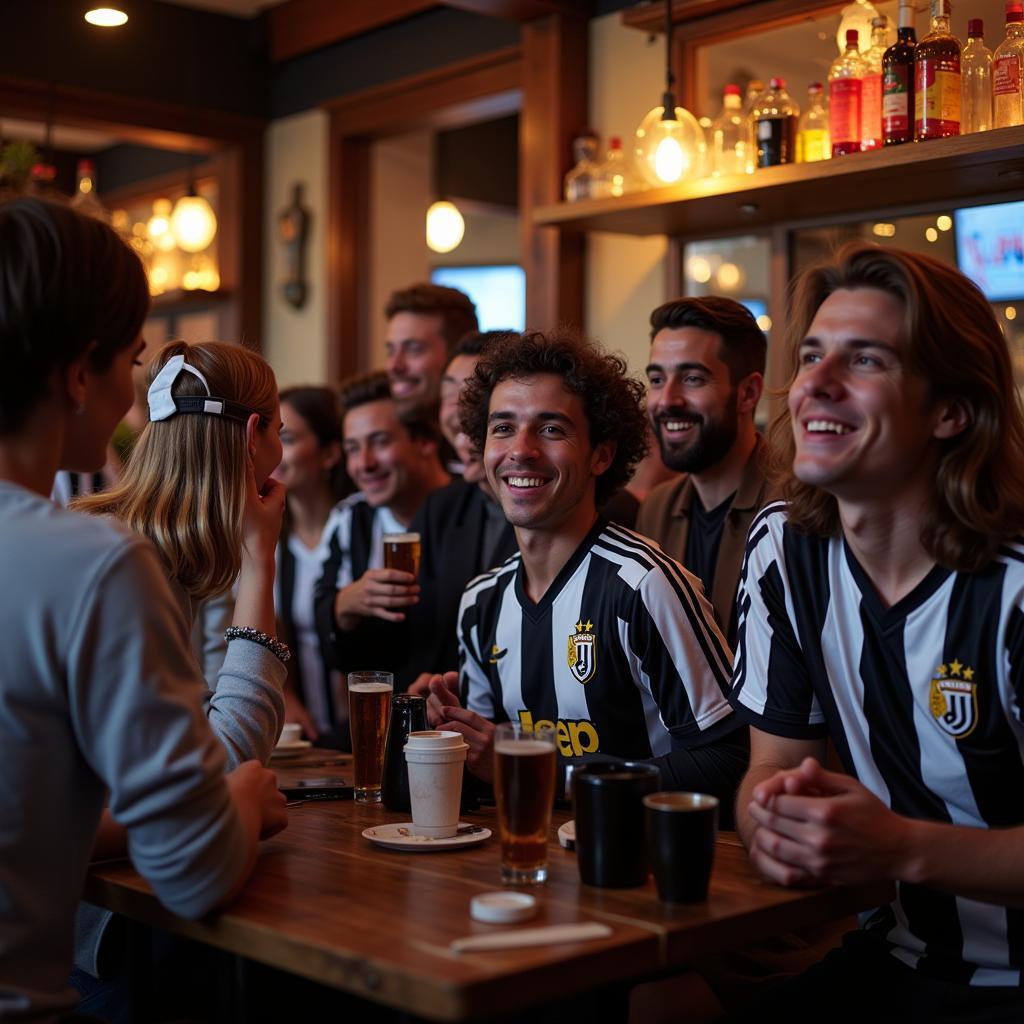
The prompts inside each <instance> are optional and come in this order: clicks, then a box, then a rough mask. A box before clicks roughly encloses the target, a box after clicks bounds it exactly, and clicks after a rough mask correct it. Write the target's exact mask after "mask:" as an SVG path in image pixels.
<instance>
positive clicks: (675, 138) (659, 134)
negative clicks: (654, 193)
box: [633, 106, 707, 188]
mask: <svg viewBox="0 0 1024 1024" xmlns="http://www.w3.org/2000/svg"><path fill="white" fill-rule="evenodd" d="M664 113H665V107H664V106H660V107H654V108H652V109H651V110H650V111H649V112H648V113H647V116H646V117H645V118H644V119H643V121H641V122H640V127H639V128H637V130H636V138H635V145H634V151H633V152H634V156H635V158H636V165H637V167H638V168H639V169H640V173H641V174H642V175H643V177H644V180H645V181H646V182H647V183H648V184H649V185H652V186H654V187H655V188H663V187H664V186H665V185H672V184H675V183H676V182H677V181H685V180H687V179H688V178H696V177H699V176H700V175H701V173H702V172H703V169H704V153H705V151H706V149H707V143H706V142H705V139H704V130H703V129H702V128H701V126H700V125H699V124H698V123H697V119H696V118H695V117H694V116H693V114H691V113H690V112H689V111H688V110H686V109H685V108H683V107H675V108H674V110H673V114H674V116H673V117H672V119H671V120H667V121H666V120H665V119H664Z"/></svg>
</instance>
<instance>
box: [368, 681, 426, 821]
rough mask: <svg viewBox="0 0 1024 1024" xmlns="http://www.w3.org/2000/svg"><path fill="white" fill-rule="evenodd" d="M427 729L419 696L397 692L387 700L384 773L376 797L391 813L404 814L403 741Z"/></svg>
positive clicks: (406, 803) (406, 805)
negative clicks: (378, 794) (389, 708)
mask: <svg viewBox="0 0 1024 1024" xmlns="http://www.w3.org/2000/svg"><path fill="white" fill-rule="evenodd" d="M426 728H427V702H426V699H425V698H423V697H416V696H414V695H413V694H410V693H400V694H397V695H396V696H395V697H392V699H391V721H390V722H389V723H388V737H387V744H386V745H385V747H384V772H383V775H382V777H381V785H380V798H381V801H382V803H383V804H384V806H385V807H387V808H388V809H389V810H392V811H408V810H410V809H411V808H412V804H411V803H410V802H409V772H408V769H407V767H406V764H405V753H404V750H403V748H404V747H405V739H406V737H407V736H408V735H409V733H411V732H422V731H423V730H424V729H426Z"/></svg>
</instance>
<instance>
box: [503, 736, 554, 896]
mask: <svg viewBox="0 0 1024 1024" xmlns="http://www.w3.org/2000/svg"><path fill="white" fill-rule="evenodd" d="M555 749H556V748H555V731H554V729H533V730H526V729H524V728H523V727H522V726H521V725H520V724H519V723H518V722H503V723H502V724H501V725H499V726H498V727H497V729H496V730H495V734H494V796H495V800H496V801H497V804H498V831H499V833H500V835H501V880H502V881H503V882H506V883H511V884H512V885H532V884H534V883H536V882H543V881H545V880H546V879H547V877H548V833H549V832H550V830H551V808H552V805H553V804H554V801H555V762H556V758H555Z"/></svg>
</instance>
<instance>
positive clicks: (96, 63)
mask: <svg viewBox="0 0 1024 1024" xmlns="http://www.w3.org/2000/svg"><path fill="white" fill-rule="evenodd" d="M84 8H85V4H84V3H83V2H82V0H0V72H2V73H3V74H5V75H12V76H14V77H17V78H28V79H34V80H36V81H44V82H45V81H54V82H57V83H59V84H61V85H70V86H81V87H83V88H88V89H98V90H101V91H103V92H111V93H119V94H122V95H131V96H139V97H142V98H145V99H151V100H162V101H165V102H170V103H178V104H184V105H188V106H191V105H193V103H195V102H196V100H197V99H198V103H199V105H200V106H203V107H213V108H216V109H218V110H226V111H230V112H232V113H238V114H251V115H256V116H264V115H265V114H266V112H267V109H268V105H269V71H268V67H269V66H268V63H267V46H266V21H265V19H263V18H256V19H252V20H245V19H242V18H231V17H228V16H226V15H220V14H211V13H209V12H207V11H200V10H193V9H191V8H185V7H177V6H174V5H172V4H163V3H157V2H156V0H134V2H133V3H131V5H130V11H129V14H130V17H129V21H128V23H127V24H126V25H123V26H122V27H120V28H116V29H102V28H96V27H94V26H92V25H89V24H87V23H86V21H85V20H84V19H83V17H82V14H83V12H84ZM58 113H59V112H58Z"/></svg>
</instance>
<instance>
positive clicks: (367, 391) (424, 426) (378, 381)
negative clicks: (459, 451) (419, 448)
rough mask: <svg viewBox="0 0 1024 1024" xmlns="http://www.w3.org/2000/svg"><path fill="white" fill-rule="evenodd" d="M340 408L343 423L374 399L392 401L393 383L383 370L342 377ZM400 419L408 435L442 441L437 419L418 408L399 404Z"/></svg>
mask: <svg viewBox="0 0 1024 1024" xmlns="http://www.w3.org/2000/svg"><path fill="white" fill-rule="evenodd" d="M338 392H339V398H340V408H341V420H342V425H344V422H345V417H346V416H347V415H348V414H349V413H350V412H351V411H352V410H353V409H358V408H359V406H361V405H369V404H370V403H371V402H393V401H394V400H395V399H394V396H393V395H392V394H391V384H390V382H389V380H388V375H387V374H386V373H385V372H384V371H383V370H374V371H373V372H372V373H364V374H360V375H359V376H357V377H349V378H348V380H345V381H342V383H341V386H340V387H339V389H338ZM396 415H397V417H398V422H399V423H401V424H402V426H403V427H404V428H405V429H406V431H408V433H409V436H410V437H411V438H413V439H414V440H424V439H425V440H427V441H433V442H434V443H435V444H438V445H439V444H440V443H441V432H440V428H439V427H438V424H437V422H436V420H434V419H432V418H431V417H430V416H428V415H424V413H423V412H422V411H421V410H419V409H408V410H403V409H399V408H397V406H396Z"/></svg>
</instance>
